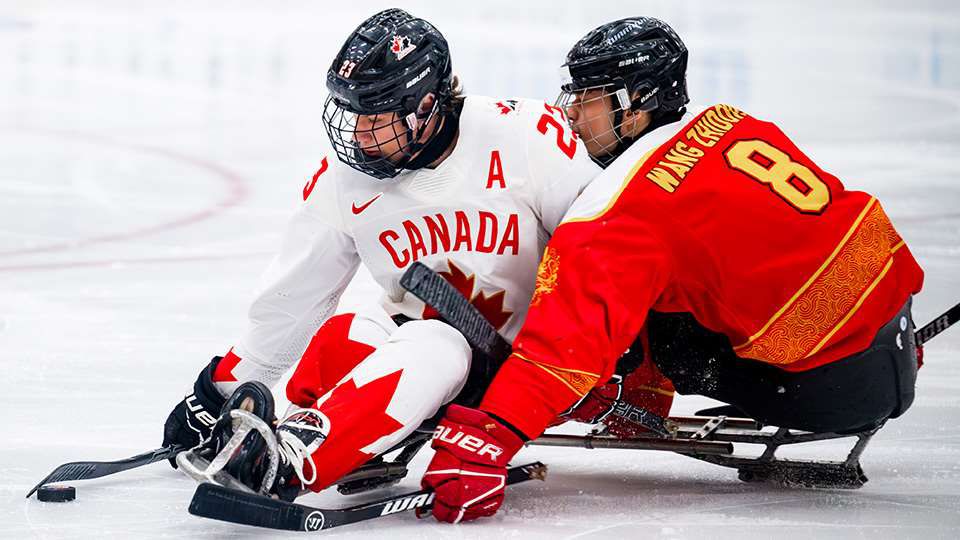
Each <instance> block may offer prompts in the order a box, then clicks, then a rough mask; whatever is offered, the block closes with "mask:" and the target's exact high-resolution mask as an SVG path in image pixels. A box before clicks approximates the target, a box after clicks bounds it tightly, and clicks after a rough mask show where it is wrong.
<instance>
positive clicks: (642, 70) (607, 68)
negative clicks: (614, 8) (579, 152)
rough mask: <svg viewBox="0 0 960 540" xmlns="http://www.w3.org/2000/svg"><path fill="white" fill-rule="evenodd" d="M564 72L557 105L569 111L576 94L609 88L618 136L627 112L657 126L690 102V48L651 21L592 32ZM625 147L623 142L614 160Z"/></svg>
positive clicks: (617, 23)
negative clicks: (646, 117) (641, 114)
mask: <svg viewBox="0 0 960 540" xmlns="http://www.w3.org/2000/svg"><path fill="white" fill-rule="evenodd" d="M563 68H564V70H565V71H567V73H566V74H565V75H567V77H565V79H566V81H565V82H564V84H563V85H562V86H561V90H562V92H561V94H560V97H559V98H558V99H557V103H558V104H560V105H561V106H566V105H569V104H570V102H571V101H572V99H573V96H575V95H576V94H578V93H582V92H584V91H585V90H591V89H596V88H607V89H608V92H607V95H610V96H611V99H613V98H616V100H615V101H614V102H613V103H612V105H613V109H614V112H615V119H614V121H613V127H614V130H615V131H617V128H619V125H620V123H621V122H622V119H623V111H624V110H628V109H629V110H634V111H636V110H640V111H647V112H649V113H650V114H651V116H652V118H653V120H654V121H656V120H657V119H659V118H661V117H663V116H666V115H671V114H673V113H676V112H677V111H680V110H681V109H683V106H684V105H686V104H687V103H688V102H689V101H690V100H689V98H688V97H687V82H686V71H687V47H686V46H685V45H684V44H683V41H681V40H680V36H678V35H677V33H676V32H674V31H673V29H672V28H670V26H669V25H667V23H665V22H663V21H661V20H659V19H654V18H653V17H629V18H626V19H620V20H618V21H613V22H610V23H607V24H604V25H602V26H600V27H598V28H595V29H593V30H591V31H590V32H589V33H588V34H587V35H586V36H584V37H583V38H582V39H581V40H580V41H578V42H577V43H576V44H575V45H574V46H573V48H571V49H570V52H569V53H567V61H566V63H564V64H563ZM617 137H618V139H619V138H620V135H619V133H617ZM627 146H629V142H625V141H620V144H618V145H617V148H616V149H613V150H611V155H612V158H615V157H616V156H617V155H619V154H620V153H622V152H623V150H624V149H625V148H626V147H627ZM612 158H611V159H612ZM595 159H596V158H595ZM602 164H604V165H605V163H602Z"/></svg>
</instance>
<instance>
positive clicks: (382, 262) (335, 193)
mask: <svg viewBox="0 0 960 540" xmlns="http://www.w3.org/2000/svg"><path fill="white" fill-rule="evenodd" d="M327 86H328V89H329V90H330V96H329V98H328V100H327V102H326V106H325V112H324V117H323V123H324V126H325V128H326V130H327V134H328V136H329V139H330V142H331V144H332V147H333V151H334V153H335V155H333V156H329V157H323V158H322V159H320V160H319V170H318V171H317V172H316V174H315V175H313V177H312V179H311V180H310V181H309V182H308V183H307V185H306V186H305V187H304V190H303V199H304V202H303V206H302V207H301V209H300V210H299V212H298V213H297V214H296V215H295V216H294V218H293V220H292V221H291V223H290V226H289V229H288V231H287V233H286V236H285V238H284V241H283V245H282V248H281V250H280V253H279V254H278V255H277V257H276V258H275V260H274V261H273V263H272V264H271V265H270V267H269V268H268V269H267V271H266V274H265V276H264V278H263V283H262V285H261V288H260V292H259V293H258V295H257V297H256V299H255V300H254V302H253V305H252V306H251V308H250V311H249V325H248V327H247V330H246V331H245V333H244V335H243V336H242V337H241V338H240V340H239V341H238V342H236V344H235V346H234V347H233V348H232V349H231V350H230V352H228V353H227V354H226V355H225V356H224V357H222V358H215V359H214V360H213V361H212V362H211V363H210V364H209V365H208V366H206V367H205V368H204V369H203V371H202V372H201V374H200V376H199V377H198V378H197V381H196V383H195V384H194V386H193V388H192V390H191V391H190V392H189V393H188V395H187V397H186V398H185V399H184V401H182V402H181V403H180V404H178V405H177V406H176V408H175V409H174V410H173V412H171V413H170V415H169V418H168V419H167V422H166V425H165V429H164V444H165V445H167V444H172V443H178V444H182V445H184V446H186V447H195V446H196V445H197V444H198V443H200V442H201V441H203V440H205V439H207V438H208V436H209V435H210V433H211V428H212V427H213V426H214V425H215V423H216V421H217V418H218V417H219V416H220V410H221V407H222V406H223V404H224V401H225V399H226V397H227V396H229V395H230V394H231V393H232V392H233V391H234V390H235V389H236V388H237V387H238V386H239V385H240V384H241V383H244V382H248V381H259V382H262V383H265V384H266V385H267V386H272V385H273V384H275V383H276V382H278V380H279V379H280V377H281V376H282V375H283V374H284V372H286V371H287V370H288V369H289V368H290V367H291V366H292V365H293V364H295V363H296V364H297V367H296V370H295V372H294V374H293V376H292V378H291V379H290V382H289V384H288V385H287V388H286V394H287V397H288V398H289V399H290V401H291V402H292V404H293V405H294V409H293V410H292V411H290V412H289V413H288V414H287V415H284V416H283V417H282V418H281V419H280V422H279V427H278V428H277V430H276V436H277V440H276V441H275V442H272V443H267V446H269V447H273V446H276V448H277V451H279V453H280V454H281V455H280V457H279V460H280V461H279V471H277V472H276V473H275V474H274V473H271V472H270V471H255V470H247V471H244V472H242V473H241V474H239V476H240V477H241V478H239V479H240V480H241V481H245V483H247V484H248V485H250V487H254V488H255V489H257V490H259V491H261V492H263V493H269V494H274V495H280V496H282V497H284V498H286V499H290V498H292V497H294V496H296V495H297V494H298V493H299V492H300V491H301V490H303V489H312V490H315V491H319V490H321V489H324V488H326V487H327V486H329V485H331V484H332V483H333V482H335V481H337V480H338V479H339V478H341V477H342V476H343V475H345V474H346V473H349V472H350V471H351V470H353V469H354V468H356V467H357V466H359V465H361V464H363V463H365V462H367V461H369V460H370V459H372V458H374V457H375V456H378V455H379V454H381V453H383V452H385V451H387V450H389V449H390V448H391V447H393V446H395V445H396V444H397V443H400V442H401V441H403V440H404V439H405V438H406V437H407V436H408V435H410V434H411V433H413V432H414V430H415V429H416V428H417V427H418V426H420V425H421V424H422V423H423V421H424V420H426V419H429V418H430V417H432V416H434V415H435V414H436V413H437V411H438V410H439V408H440V407H441V406H442V405H444V404H445V403H448V402H450V401H451V400H452V399H454V398H455V397H457V396H460V397H461V398H462V399H463V400H465V401H464V402H467V403H469V395H468V394H470V393H471V391H472V389H471V387H469V386H468V387H467V388H466V389H465V388H464V387H465V384H467V379H468V375H469V374H470V373H471V350H470V347H469V346H468V344H467V342H466V340H465V339H464V338H463V336H462V335H461V334H460V333H459V332H458V331H456V330H455V329H453V328H452V327H450V326H448V325H446V324H444V323H441V322H439V321H437V320H433V319H434V318H435V317H434V315H435V314H433V313H431V310H430V309H428V308H426V307H425V305H424V304H423V303H422V302H420V301H419V300H417V299H416V298H414V297H412V295H409V294H406V291H405V290H404V289H403V288H402V287H401V286H400V285H399V279H400V277H401V275H402V274H403V272H404V271H405V270H406V269H407V268H408V267H409V266H410V265H411V264H412V263H413V262H415V261H419V262H421V263H424V264H426V265H428V266H430V267H431V268H433V269H434V270H436V271H437V272H440V273H441V274H442V275H444V276H445V277H446V278H447V279H448V280H449V281H450V282H451V283H453V284H454V285H455V286H456V287H457V288H458V289H459V290H460V291H461V292H462V293H463V294H464V295H465V296H466V297H467V298H469V299H470V300H471V302H472V303H473V304H474V305H475V306H476V307H477V308H478V309H479V310H480V311H481V312H482V313H484V314H485V315H486V316H487V318H488V319H489V320H490V321H491V322H492V323H493V324H494V325H495V326H496V327H497V328H499V330H500V331H501V332H502V333H503V334H504V335H505V336H507V337H509V338H512V337H513V336H514V335H516V332H517V331H518V330H519V328H520V325H521V324H522V322H523V319H524V316H525V313H526V310H527V306H528V305H529V302H530V299H531V297H532V295H533V292H534V281H535V279H534V277H535V274H536V269H537V266H538V263H539V260H540V255H541V253H542V252H543V248H544V246H545V245H546V242H547V240H548V239H549V237H550V235H551V234H552V233H553V229H554V228H555V227H556V226H557V224H558V223H559V222H560V219H561V218H562V216H563V215H564V214H565V213H566V211H567V210H568V209H569V207H570V205H571V204H572V203H573V201H574V200H575V199H576V197H577V196H578V195H579V194H580V193H581V192H582V190H583V188H584V187H585V186H586V185H587V184H588V182H590V181H591V180H592V179H593V178H594V177H595V176H596V175H597V174H599V173H600V172H601V168H600V167H598V166H597V165H596V164H595V163H594V162H593V161H592V160H591V159H590V157H589V154H588V153H587V151H586V150H585V148H584V146H583V145H582V144H581V143H580V142H579V141H578V140H577V137H576V136H575V135H574V134H573V133H572V131H571V130H570V128H569V126H568V125H567V123H566V121H565V117H564V114H563V112H562V111H561V110H560V109H558V108H555V107H552V106H549V105H547V104H545V103H544V102H542V101H531V100H497V99H490V98H485V97H482V96H465V95H462V94H461V93H460V91H459V89H458V84H457V82H456V78H455V77H454V76H453V75H452V67H451V58H450V54H449V49H448V46H447V42H446V41H445V39H444V37H443V36H442V35H441V34H440V32H439V31H437V29H436V28H434V27H433V26H432V25H431V24H430V23H429V22H427V21H424V20H423V19H419V18H416V17H414V16H412V15H410V14H408V13H406V12H404V11H402V10H399V9H390V10H386V11H383V12H381V13H377V14H376V15H374V16H372V17H370V18H369V19H367V20H366V21H364V22H363V23H362V24H361V25H360V26H359V27H358V28H357V29H356V30H355V31H353V32H352V33H351V34H350V36H349V37H348V39H347V41H346V42H345V43H344V45H343V47H342V49H341V50H340V52H339V54H338V55H337V56H336V58H335V59H334V61H333V64H332V66H331V67H330V70H329V71H328V74H327ZM360 263H363V264H364V265H365V266H366V268H367V270H369V272H370V273H371V274H372V276H373V278H374V279H375V280H376V281H377V282H378V283H379V284H380V285H381V286H382V287H383V289H384V295H383V298H382V302H381V305H380V306H371V307H370V309H369V310H365V311H362V312H360V313H344V314H339V315H336V316H331V315H332V313H333V311H334V309H335V308H336V307H337V302H338V300H339V297H340V294H341V293H342V292H343V290H344V288H345V287H346V286H347V284H348V283H349V282H350V280H351V278H352V277H353V275H354V273H355V272H356V270H357V268H358V266H359V264H360ZM481 367H482V366H481ZM474 375H477V374H476V373H474ZM479 375H481V376H480V377H474V378H473V379H480V380H482V378H483V377H482V375H483V374H482V373H481V374H479ZM473 379H472V380H473ZM488 382H489V378H488ZM478 388H480V389H481V390H482V387H478ZM475 393H476V397H477V398H478V397H479V396H480V392H479V391H477V392H475ZM474 404H475V402H474ZM260 427H262V426H260ZM271 429H272V428H271ZM202 450H203V451H207V450H210V448H204V449H202ZM198 451H199V450H198ZM251 452H252V453H253V454H256V452H253V451H252V450H251V451H250V452H248V453H251ZM180 457H181V458H182V460H181V459H178V463H179V464H180V466H181V468H184V469H189V470H190V471H189V472H193V473H196V474H206V475H211V474H213V471H210V470H207V469H205V468H204V466H203V464H202V462H199V461H190V460H191V459H192V458H194V457H197V456H196V455H195V453H192V452H191V453H183V454H181V456H180ZM206 457H207V458H210V457H211V456H210V455H209V454H207V455H206ZM207 461H211V460H210V459H207ZM255 462H256V459H253V460H250V462H249V463H248V465H250V466H251V467H254V468H256V467H257V466H259V465H257V464H256V463H255ZM198 463H200V465H198ZM201 469H203V470H201ZM271 475H274V476H271ZM274 477H275V480H269V481H268V480H266V479H267V478H274Z"/></svg>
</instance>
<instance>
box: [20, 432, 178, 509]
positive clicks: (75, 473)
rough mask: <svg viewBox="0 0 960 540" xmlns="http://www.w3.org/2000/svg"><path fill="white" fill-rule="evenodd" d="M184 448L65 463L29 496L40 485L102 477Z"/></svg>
mask: <svg viewBox="0 0 960 540" xmlns="http://www.w3.org/2000/svg"><path fill="white" fill-rule="evenodd" d="M183 449H184V448H183V447H182V446H180V445H177V444H173V445H170V446H164V447H162V448H157V449H156V450H151V451H149V452H144V453H143V454H139V455H136V456H133V457H129V458H127V459H121V460H118V461H74V462H73V463H64V464H63V465H60V466H59V467H57V468H56V469H54V470H53V472H52V473H50V474H48V475H47V477H46V478H44V479H43V480H41V481H40V483H39V484H37V485H35V486H33V489H31V490H30V493H27V498H28V499H29V498H30V496H31V495H33V494H34V493H35V492H36V491H37V490H38V489H40V486H43V485H45V484H52V483H53V482H72V481H73V480H89V479H91V478H100V477H101V476H107V475H110V474H114V473H118V472H122V471H127V470H130V469H136V468H137V467H142V466H144V465H149V464H151V463H156V462H157V461H162V460H164V459H169V458H171V457H173V456H175V455H177V454H179V453H180V451H182V450H183Z"/></svg>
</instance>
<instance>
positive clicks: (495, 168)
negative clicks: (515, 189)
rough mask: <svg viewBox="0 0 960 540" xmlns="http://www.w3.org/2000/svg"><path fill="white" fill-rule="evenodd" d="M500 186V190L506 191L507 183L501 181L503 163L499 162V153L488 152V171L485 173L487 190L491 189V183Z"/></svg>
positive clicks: (495, 151)
mask: <svg viewBox="0 0 960 540" xmlns="http://www.w3.org/2000/svg"><path fill="white" fill-rule="evenodd" d="M494 182H497V183H498V184H500V189H506V187H507V183H506V182H505V181H504V179H503V163H501V162H500V151H499V150H494V151H493V152H490V170H489V171H488V172H487V189H493V183H494Z"/></svg>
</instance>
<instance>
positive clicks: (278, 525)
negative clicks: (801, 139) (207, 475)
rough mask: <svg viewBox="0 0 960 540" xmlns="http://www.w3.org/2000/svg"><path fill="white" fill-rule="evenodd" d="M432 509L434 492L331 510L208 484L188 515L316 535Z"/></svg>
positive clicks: (532, 469) (517, 471)
mask: <svg viewBox="0 0 960 540" xmlns="http://www.w3.org/2000/svg"><path fill="white" fill-rule="evenodd" d="M546 472H547V467H546V465H544V464H543V463H540V462H539V461H538V462H534V463H528V464H527V465H521V466H519V467H511V468H510V469H508V470H507V485H511V484H516V483H519V482H524V481H526V480H532V479H538V480H543V479H544V478H545V476H546ZM432 505H433V492H432V491H428V490H421V491H414V492H412V493H404V494H402V495H395V496H393V497H388V498H386V499H380V500H378V501H373V502H369V503H365V504H358V505H356V506H350V507H348V508H341V509H328V508H314V507H312V506H306V505H303V504H296V503H290V502H286V501H281V500H279V499H272V498H269V497H264V496H263V495H258V494H256V493H247V492H244V491H237V490H233V489H229V488H225V487H222V486H218V485H216V484H208V483H205V484H200V485H199V486H197V491H196V492H195V493H194V494H193V500H191V501H190V508H189V511H190V513H191V514H193V515H195V516H200V517H205V518H210V519H217V520H220V521H227V522H230V523H238V524H241V525H251V526H254V527H265V528H268V529H279V530H284V531H304V532H315V531H321V530H325V529H332V528H333V527H339V526H341V525H349V524H351V523H358V522H361V521H366V520H368V519H374V518H378V517H383V516H388V515H391V514H396V513H398V512H404V511H407V510H415V509H417V508H424V509H427V508H431V507H432Z"/></svg>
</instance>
